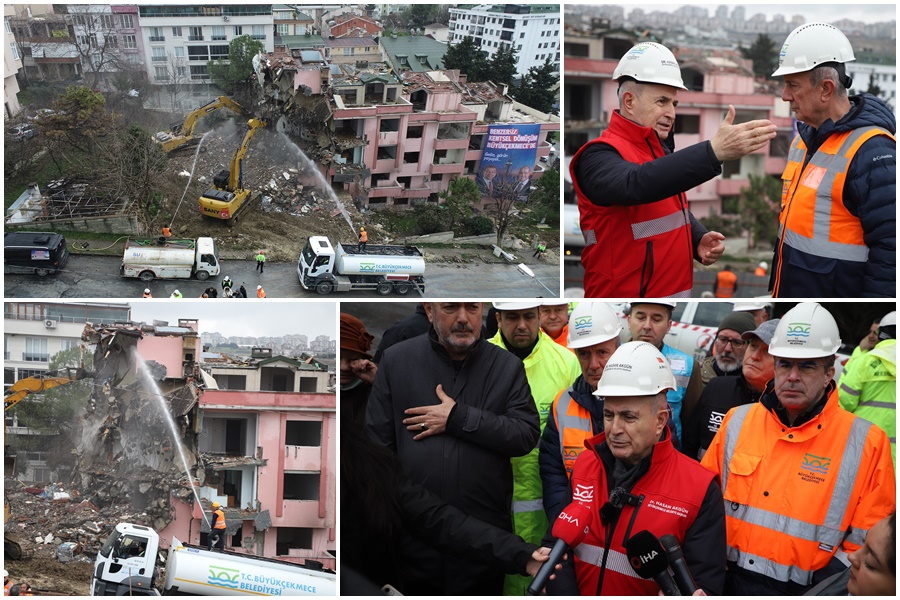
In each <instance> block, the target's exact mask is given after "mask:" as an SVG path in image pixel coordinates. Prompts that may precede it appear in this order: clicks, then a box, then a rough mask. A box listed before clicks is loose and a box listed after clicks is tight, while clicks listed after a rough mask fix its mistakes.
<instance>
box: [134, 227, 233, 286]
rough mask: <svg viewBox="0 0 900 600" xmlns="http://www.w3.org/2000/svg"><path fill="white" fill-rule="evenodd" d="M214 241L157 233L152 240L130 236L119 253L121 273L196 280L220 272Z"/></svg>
mask: <svg viewBox="0 0 900 600" xmlns="http://www.w3.org/2000/svg"><path fill="white" fill-rule="evenodd" d="M219 268H220V267H219V259H218V257H217V256H216V243H215V241H213V239H212V238H209V237H201V238H197V239H196V240H191V239H185V240H178V239H174V238H165V237H160V238H158V239H155V240H138V239H129V240H128V241H127V242H125V253H124V254H123V255H122V267H121V268H120V270H119V274H120V275H122V277H139V278H140V279H141V281H153V280H154V279H188V278H190V277H191V276H196V277H197V279H199V280H201V281H202V280H205V279H209V278H210V277H215V276H216V275H218V274H219Z"/></svg>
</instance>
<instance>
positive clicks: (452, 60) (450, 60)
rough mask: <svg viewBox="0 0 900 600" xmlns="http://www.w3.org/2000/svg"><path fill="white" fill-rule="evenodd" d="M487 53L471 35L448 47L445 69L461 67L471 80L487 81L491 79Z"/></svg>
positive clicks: (462, 71) (460, 69)
mask: <svg viewBox="0 0 900 600" xmlns="http://www.w3.org/2000/svg"><path fill="white" fill-rule="evenodd" d="M486 59H487V53H486V52H484V51H483V50H481V48H480V47H479V45H478V43H477V42H476V41H475V38H473V37H472V36H470V35H467V36H465V37H464V38H463V39H461V40H460V41H459V42H457V43H455V44H451V45H450V46H448V47H447V52H446V53H445V54H444V68H445V69H459V71H460V73H465V74H466V75H468V80H469V81H485V80H486V79H490V72H489V70H488V65H489V64H490V63H489V62H488V61H487V60H486Z"/></svg>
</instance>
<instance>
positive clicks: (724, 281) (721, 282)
mask: <svg viewBox="0 0 900 600" xmlns="http://www.w3.org/2000/svg"><path fill="white" fill-rule="evenodd" d="M737 288H738V282H737V273H735V272H734V271H732V270H731V265H725V266H724V267H723V268H722V270H721V271H719V272H718V273H717V274H716V282H715V284H713V294H715V295H716V298H733V297H734V293H735V292H736V291H737Z"/></svg>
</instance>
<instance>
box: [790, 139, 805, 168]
mask: <svg viewBox="0 0 900 600" xmlns="http://www.w3.org/2000/svg"><path fill="white" fill-rule="evenodd" d="M800 141H801V137H800V136H799V135H798V136H796V137H795V138H794V142H793V143H792V144H791V150H790V152H788V162H796V163H802V162H803V159H804V158H806V149H805V148H801V147H800Z"/></svg>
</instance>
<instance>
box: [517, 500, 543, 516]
mask: <svg viewBox="0 0 900 600" xmlns="http://www.w3.org/2000/svg"><path fill="white" fill-rule="evenodd" d="M537 510H544V501H543V500H541V499H540V498H538V499H537V500H514V501H513V503H512V511H513V513H514V514H518V513H530V512H535V511H537Z"/></svg>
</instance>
